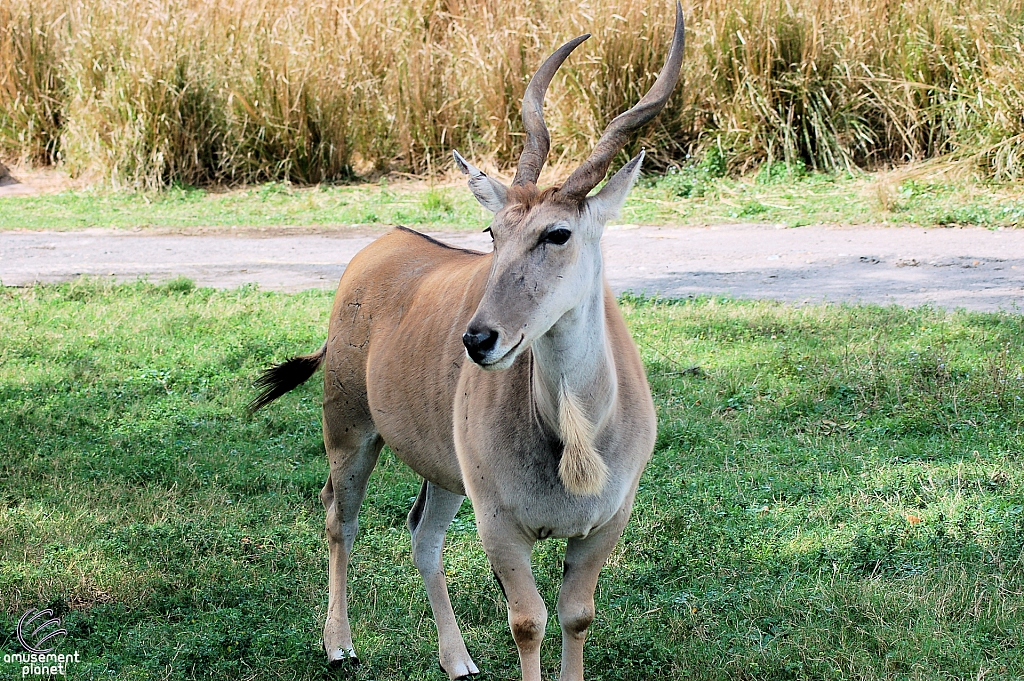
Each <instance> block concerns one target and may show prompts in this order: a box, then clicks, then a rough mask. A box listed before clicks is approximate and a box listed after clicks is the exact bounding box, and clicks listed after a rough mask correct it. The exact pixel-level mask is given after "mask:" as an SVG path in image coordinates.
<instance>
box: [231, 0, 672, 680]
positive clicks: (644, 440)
mask: <svg viewBox="0 0 1024 681" xmlns="http://www.w3.org/2000/svg"><path fill="white" fill-rule="evenodd" d="M588 37H589V36H588V35H584V36H580V37H579V38H576V39H574V40H571V41H569V42H568V43H566V44H565V45H563V46H562V47H560V48H559V49H558V50H557V51H556V52H555V53H554V54H552V55H551V56H550V57H549V58H548V59H547V60H546V61H545V62H544V64H543V65H542V66H541V67H540V69H539V70H538V71H537V73H536V74H535V75H534V76H533V78H532V80H531V81H530V84H529V86H528V87H527V90H526V94H525V96H524V98H523V125H524V127H525V129H526V132H527V138H526V143H525V148H524V149H523V152H522V156H521V157H520V160H519V165H518V168H517V170H516V175H515V179H514V180H513V182H512V185H511V186H508V187H506V186H505V185H504V184H502V183H501V182H498V181H497V180H495V179H493V178H490V177H488V176H487V175H485V174H484V173H482V172H481V171H479V170H478V169H476V168H474V167H473V166H472V165H470V164H469V163H468V162H467V161H466V160H465V159H464V158H462V156H460V155H459V153H458V152H455V161H456V163H457V164H458V166H459V168H461V169H462V171H463V172H464V173H465V174H467V175H468V176H469V188H470V191H472V192H473V195H474V196H476V198H477V200H478V201H479V202H480V203H481V204H482V205H483V206H484V207H486V208H487V209H489V210H490V211H492V212H493V213H494V218H493V220H492V222H491V224H490V227H489V231H490V232H491V235H492V237H493V239H494V250H493V252H492V253H486V254H485V253H478V252H475V251H468V250H462V249H457V248H452V247H450V246H446V245H444V244H442V243H440V242H437V241H435V240H433V239H431V238H429V237H427V236H424V235H422V234H419V233H417V232H414V231H412V230H409V229H405V228H403V227H398V228H396V229H395V230H393V231H391V232H390V233H388V234H386V235H384V236H382V237H381V238H379V239H377V240H376V241H375V242H373V243H372V244H370V245H369V246H367V247H366V248H365V249H363V250H362V251H361V252H360V253H359V254H357V255H356V256H355V258H353V259H352V262H351V263H350V264H349V265H348V267H347V268H346V270H345V274H344V276H342V278H341V283H340V284H339V286H338V292H337V295H336V297H335V300H334V307H333V310H332V311H331V317H330V327H329V330H328V336H327V341H326V342H325V343H324V345H323V347H321V348H320V349H319V350H318V351H317V352H315V353H313V354H310V355H305V356H301V357H295V358H292V359H290V360H288V361H286V362H284V363H283V364H280V365H278V366H275V367H273V368H271V369H268V370H267V371H266V372H264V373H263V374H262V376H261V377H260V378H259V380H258V381H257V387H259V388H261V389H262V392H261V393H260V394H259V396H258V397H256V398H255V399H254V400H253V402H252V403H251V404H250V409H251V410H252V411H255V410H257V409H260V408H261V407H264V406H266V405H267V404H269V403H270V402H272V401H273V400H275V399H277V398H278V397H280V396H281V395H283V394H284V393H286V392H288V391H289V390H291V389H293V388H295V387H296V386H298V385H299V384H301V383H302V382H304V381H305V380H307V379H308V378H309V377H310V376H312V375H313V373H314V372H315V371H316V370H317V369H318V368H319V367H320V366H321V365H323V366H324V398H323V400H324V405H323V427H324V444H325V445H326V449H327V456H328V458H329V460H330V474H329V475H328V477H327V482H326V484H325V485H324V488H323V491H322V492H321V493H320V499H321V501H323V504H324V507H325V508H326V509H327V537H328V544H329V549H330V562H329V565H330V574H329V584H330V594H329V604H328V611H327V622H326V624H325V625H324V647H325V650H326V652H327V656H328V660H329V661H330V662H331V663H332V664H341V663H343V662H345V661H349V660H351V661H356V660H357V658H356V653H355V649H354V647H353V643H352V633H351V629H350V626H349V620H348V607H347V604H348V591H347V586H346V572H347V569H348V563H349V557H350V556H351V553H352V547H353V542H354V541H355V537H356V529H357V525H358V523H357V514H358V512H359V507H360V505H361V504H362V502H363V498H364V497H365V494H366V483H367V479H368V478H369V476H370V472H371V471H372V470H373V467H374V466H375V465H376V462H377V456H378V454H379V453H380V450H381V447H383V445H384V444H385V443H387V444H388V445H390V447H391V449H392V450H394V452H395V454H396V455H397V456H398V457H399V458H400V459H402V460H403V461H404V462H405V463H407V464H408V465H409V466H410V467H411V468H412V469H413V470H415V471H416V472H417V473H418V474H419V475H421V476H422V477H423V478H424V481H423V485H422V487H421V488H420V492H419V495H418V496H417V497H416V501H415V502H414V503H413V506H412V510H411V511H410V512H409V522H408V524H409V531H410V532H411V533H412V555H413V562H414V563H415V565H416V567H417V569H418V570H419V572H420V574H421V575H422V577H423V582H424V584H425V585H426V590H427V596H428V598H429V600H430V607H431V609H432V610H433V613H434V620H435V623H436V625H437V635H438V647H439V653H438V655H439V659H440V663H441V666H442V668H443V669H444V670H445V671H446V672H447V674H448V676H449V677H451V678H452V679H458V678H465V677H468V676H471V675H474V674H477V673H478V669H477V666H476V664H475V663H474V662H473V659H472V658H471V657H470V655H469V652H468V651H467V650H466V645H465V643H464V641H463V639H462V633H461V631H460V630H459V625H458V624H457V622H456V621H455V614H454V613H453V612H452V606H451V601H450V600H449V597H448V586H447V584H446V582H445V577H444V569H443V566H442V556H441V554H442V548H443V546H444V537H445V531H446V530H447V528H448V526H449V524H450V523H451V521H452V519H453V518H454V517H455V513H456V512H457V511H458V509H459V506H460V505H461V503H462V500H463V499H464V497H465V495H467V494H468V495H469V497H470V499H471V500H472V502H473V509H474V511H475V514H476V523H477V529H478V531H479V534H480V539H481V541H482V542H483V547H484V550H485V551H486V553H487V559H488V561H489V562H490V565H491V568H492V569H493V571H494V574H495V576H496V577H497V579H498V582H499V583H500V585H501V588H502V591H503V592H504V594H505V597H506V599H507V601H508V621H509V626H510V627H511V630H512V637H513V638H514V640H515V643H516V646H517V647H518V649H519V659H520V663H521V665H522V672H523V679H524V681H539V680H540V678H541V669H540V645H541V639H542V638H543V635H544V629H545V626H546V624H547V610H546V608H545V605H544V601H543V600H542V599H541V597H540V595H539V594H538V592H537V587H536V585H535V583H534V578H533V573H532V569H531V563H530V554H531V551H532V547H533V545H534V544H535V543H536V542H537V541H538V540H540V539H546V538H548V537H563V538H566V539H567V540H568V541H567V545H566V553H565V574H564V578H563V580H562V585H561V589H560V591H559V595H558V605H557V608H558V621H559V623H560V625H561V628H562V667H561V677H560V678H561V680H562V681H580V680H582V678H583V642H584V639H585V638H586V632H587V628H588V627H589V626H590V624H591V622H592V620H593V619H594V590H595V588H596V585H597V579H598V574H599V573H600V571H601V568H602V567H603V566H604V563H605V561H606V560H607V558H608V556H609V554H610V553H611V551H612V549H613V548H614V546H615V544H616V542H617V541H618V539H619V536H620V535H621V534H622V530H623V528H624V527H625V525H626V522H627V520H628V518H629V514H630V511H631V509H632V507H633V498H634V495H635V494H636V489H637V483H638V481H639V479H640V474H641V473H642V472H643V469H644V466H645V465H646V464H647V461H648V459H649V458H650V455H651V452H652V450H653V447H654V440H655V433H656V424H655V414H654V405H653V402H652V400H651V392H650V388H649V387H648V384H647V377H646V376H645V374H644V369H643V365H642V364H641V361H640V356H639V353H638V352H637V350H636V346H635V345H634V344H633V341H632V339H631V338H630V335H629V332H628V330H627V329H626V325H625V323H624V321H623V319H622V315H621V313H620V312H619V309H618V307H617V306H616V303H615V299H614V297H613V296H612V294H611V291H610V290H609V288H608V285H607V283H606V281H605V278H604V275H603V272H602V259H601V247H600V240H601V234H602V232H603V230H604V226H605V224H606V223H607V222H608V221H609V220H610V219H612V218H613V217H614V216H615V215H617V213H618V212H619V210H620V209H621V207H622V205H623V202H624V201H625V199H626V195H627V193H628V192H629V190H630V188H631V187H632V186H633V183H634V182H635V180H636V178H637V176H638V174H639V172H640V164H641V162H642V160H643V156H644V155H643V152H641V153H640V154H639V155H638V156H636V157H635V158H633V159H632V160H631V161H630V162H629V163H627V164H626V165H625V166H623V167H622V169H621V170H619V171H618V172H617V173H615V175H614V176H613V177H612V178H611V179H610V180H609V181H608V183H607V184H606V185H605V186H604V187H603V188H602V189H601V190H600V191H599V192H597V193H596V194H594V195H593V196H588V194H589V193H590V191H591V190H592V189H593V188H594V187H596V186H597V184H598V183H599V182H600V181H601V180H602V179H604V177H605V174H606V173H607V171H608V167H609V165H610V164H611V161H612V158H613V157H614V156H615V154H617V153H618V152H619V151H620V150H621V149H622V148H623V146H624V145H625V143H626V141H627V138H628V136H629V135H630V134H631V133H632V132H634V131H635V130H637V129H638V128H640V127H641V126H642V125H644V124H645V123H647V122H648V121H649V120H651V119H652V118H653V117H654V116H655V115H657V114H658V112H660V111H661V109H662V108H663V107H664V105H665V102H666V101H667V100H668V97H669V95H670V94H671V92H672V90H673V89H674V88H675V85H676V83H677V81H678V80H679V72H680V66H681V63H682V56H683V18H682V9H681V7H680V5H679V4H678V2H677V3H676V25H675V32H674V35H673V39H672V45H671V47H670V49H669V54H668V59H667V61H666V63H665V66H664V68H663V69H662V71H661V73H660V74H659V76H658V78H657V80H656V81H655V83H654V85H653V86H652V88H651V90H650V91H649V92H648V93H647V94H646V95H644V97H643V98H642V99H641V100H640V101H639V102H638V103H637V105H636V106H634V107H633V108H632V109H630V110H629V111H626V112H625V113H623V114H621V115H619V116H618V117H617V118H615V119H614V120H613V121H612V122H611V123H610V124H609V126H608V128H607V129H606V130H605V132H604V134H603V135H602V136H601V139H600V140H599V141H598V143H597V146H596V148H595V149H594V151H593V153H592V154H591V156H590V157H589V158H588V159H587V160H586V162H584V163H583V164H582V165H581V166H580V167H579V168H577V169H576V170H575V171H574V172H573V173H572V174H570V176H569V177H568V179H567V180H566V181H565V182H564V183H563V184H562V185H561V186H560V187H551V188H548V189H545V190H543V191H541V190H539V189H538V188H537V185H536V182H537V178H538V177H539V175H540V169H541V166H542V165H543V163H544V161H545V158H546V156H547V153H548V149H549V146H550V140H549V136H548V131H547V128H546V126H545V124H544V117H543V113H542V107H543V102H544V95H545V93H546V91H547V88H548V84H549V83H550V82H551V79H552V77H553V76H554V74H555V71H556V70H557V69H558V68H559V66H561V64H562V62H563V61H565V59H566V58H567V57H568V56H569V53H570V52H572V51H573V50H574V49H575V48H576V46H578V45H579V44H580V43H582V42H583V41H584V40H586V39H587V38H588Z"/></svg>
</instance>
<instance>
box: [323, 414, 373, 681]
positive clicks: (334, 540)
mask: <svg viewBox="0 0 1024 681" xmlns="http://www.w3.org/2000/svg"><path fill="white" fill-rule="evenodd" d="M324 411H325V413H324V417H325V418H324V424H325V428H324V441H325V442H326V443H327V456H328V459H329V460H330V464H331V473H330V475H328V476H327V483H326V484H325V485H324V488H323V491H321V492H320V500H321V501H322V502H323V504H324V508H326V509H327V544H328V547H329V549H330V558H329V563H328V565H329V572H328V579H329V597H328V604H327V622H326V623H325V624H324V650H325V651H326V652H327V661H328V663H329V664H330V665H331V666H337V665H340V664H342V663H343V662H345V661H350V662H353V663H358V662H359V659H358V658H357V657H356V653H355V648H354V647H353V645H352V630H351V628H350V626H349V622H348V591H347V589H348V563H349V558H350V557H351V555H352V546H353V544H354V543H355V538H356V531H357V530H358V529H359V520H358V515H359V507H360V506H361V505H362V503H363V498H364V497H365V496H366V483H367V481H368V480H369V478H370V473H371V472H372V471H373V467H374V466H375V465H376V463H377V456H378V455H379V454H380V450H381V447H382V446H383V444H384V443H383V440H381V437H380V435H379V434H378V433H377V432H376V431H375V430H369V429H365V430H359V429H357V428H355V427H353V426H347V427H344V428H343V429H342V428H336V429H335V431H337V430H342V433H341V434H340V436H339V434H338V433H337V432H330V431H329V429H328V427H327V425H328V423H329V419H328V418H327V416H328V415H327V410H326V409H325V410H324Z"/></svg>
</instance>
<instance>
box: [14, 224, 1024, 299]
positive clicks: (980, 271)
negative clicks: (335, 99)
mask: <svg viewBox="0 0 1024 681" xmlns="http://www.w3.org/2000/svg"><path fill="white" fill-rule="evenodd" d="M433 236H435V237H436V238H439V239H441V240H443V241H446V242H448V243H451V244H452V245H455V246H461V247H465V248H475V249H478V250H489V249H490V239H489V237H487V236H485V235H483V234H479V233H472V234H467V233H445V234H434V235H433ZM373 238H374V237H373V236H352V235H350V234H349V235H346V234H344V233H333V234H331V233H328V234H287V233H283V232H277V233H273V232H271V233H269V234H268V235H265V236H256V237H254V236H232V235H230V234H224V233H221V234H216V233H215V234H210V235H203V236H185V235H178V234H156V235H147V234H139V233H130V232H116V231H110V230H87V231H84V232H5V233H0V281H2V282H3V284H5V285H7V286H25V285H29V284H31V283H33V282H37V281H38V282H53V281H66V280H69V279H72V278H74V277H77V276H79V275H91V276H102V277H113V278H115V279H117V280H134V279H136V278H138V277H149V278H150V279H151V280H154V281H161V280H165V279H169V278H172V277H175V276H186V277H189V278H191V279H193V280H195V282H196V283H197V284H198V285H200V286H216V287H234V286H239V285H241V284H245V283H250V282H255V283H257V284H259V285H260V286H261V287H263V288H266V289H275V290H283V291H297V290H301V289H306V288H333V287H334V286H335V285H336V284H337V281H338V278H339V277H340V276H341V273H342V272H343V271H344V269H345V265H346V263H347V262H348V261H349V260H350V259H351V258H352V256H353V255H354V254H355V253H356V252H357V251H359V249H361V248H362V247H364V246H365V245H366V244H368V243H370V241H372V240H373ZM604 252H605V261H606V271H607V275H608V279H609V281H610V282H611V285H612V288H614V289H615V291H616V292H621V291H624V290H632V291H635V292H640V291H645V292H647V293H649V294H654V293H660V294H662V295H666V296H687V295H693V294H707V293H715V294H728V295H731V296H736V297H741V298H773V299H777V300H784V301H791V302H819V301H826V300H827V301H832V302H869V303H881V304H893V303H894V304H898V305H905V306H914V305H921V304H925V303H927V304H931V305H935V306H938V307H944V308H949V309H952V308H957V307H964V308H967V309H971V310H988V311H994V310H1007V311H1014V312H1019V311H1020V309H1021V307H1024V230H1019V231H1016V230H1008V231H990V230H985V229H970V228H964V229H937V228H933V229H920V228H896V227H849V228H843V227H828V226H809V227H799V228H795V229H781V228H774V227H773V226H771V225H768V226H765V225H723V226H715V227H635V226H631V225H623V226H618V227H609V229H608V231H607V232H606V233H605V236H604Z"/></svg>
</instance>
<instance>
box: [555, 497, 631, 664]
mask: <svg viewBox="0 0 1024 681" xmlns="http://www.w3.org/2000/svg"><path fill="white" fill-rule="evenodd" d="M632 506H633V499H632V495H630V498H629V500H628V501H627V503H626V504H625V505H624V506H623V507H622V508H621V509H619V511H618V512H617V513H616V514H615V516H614V517H613V518H612V519H611V520H610V521H609V522H608V523H606V524H605V525H603V526H602V527H601V528H600V529H599V530H596V531H594V532H592V533H591V534H590V535H588V536H587V537H586V538H585V539H570V540H569V541H568V543H567V544H566V548H565V568H564V574H563V576H562V588H561V589H560V590H559V592H558V623H559V624H560V625H561V627H562V673H561V675H560V676H559V679H560V681H583V643H584V642H585V641H586V640H587V629H588V628H589V627H590V624H591V622H593V621H594V590H595V589H596V588H597V578H598V575H599V574H600V573H601V568H603V567H604V564H605V562H606V561H607V560H608V556H609V555H611V552H612V549H614V548H615V544H616V542H618V541H619V537H620V536H621V535H622V530H623V529H624V528H625V527H626V522H627V521H628V520H629V512H630V510H631V509H632Z"/></svg>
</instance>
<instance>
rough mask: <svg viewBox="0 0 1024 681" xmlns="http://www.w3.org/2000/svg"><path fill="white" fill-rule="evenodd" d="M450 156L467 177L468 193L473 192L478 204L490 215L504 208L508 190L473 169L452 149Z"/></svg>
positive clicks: (481, 172)
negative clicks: (451, 155)
mask: <svg viewBox="0 0 1024 681" xmlns="http://www.w3.org/2000/svg"><path fill="white" fill-rule="evenodd" d="M452 154H454V156H455V163H456V165H458V166H459V170H461V171H462V172H463V174H465V175H469V191H471V192H473V196H475V197H476V200H477V201H479V202H480V205H481V206H483V207H484V208H486V209H487V210H489V211H491V212H492V213H497V212H498V211H499V210H501V209H502V208H504V207H505V201H506V196H507V195H508V188H507V187H506V186H505V185H503V184H502V183H501V182H498V181H497V180H493V179H491V178H489V177H487V175H485V174H484V173H483V171H481V170H478V169H477V168H475V167H473V166H472V165H471V164H470V162H469V161H467V160H466V159H464V158H462V154H460V153H459V152H457V151H455V150H454V149H453V150H452Z"/></svg>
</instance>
